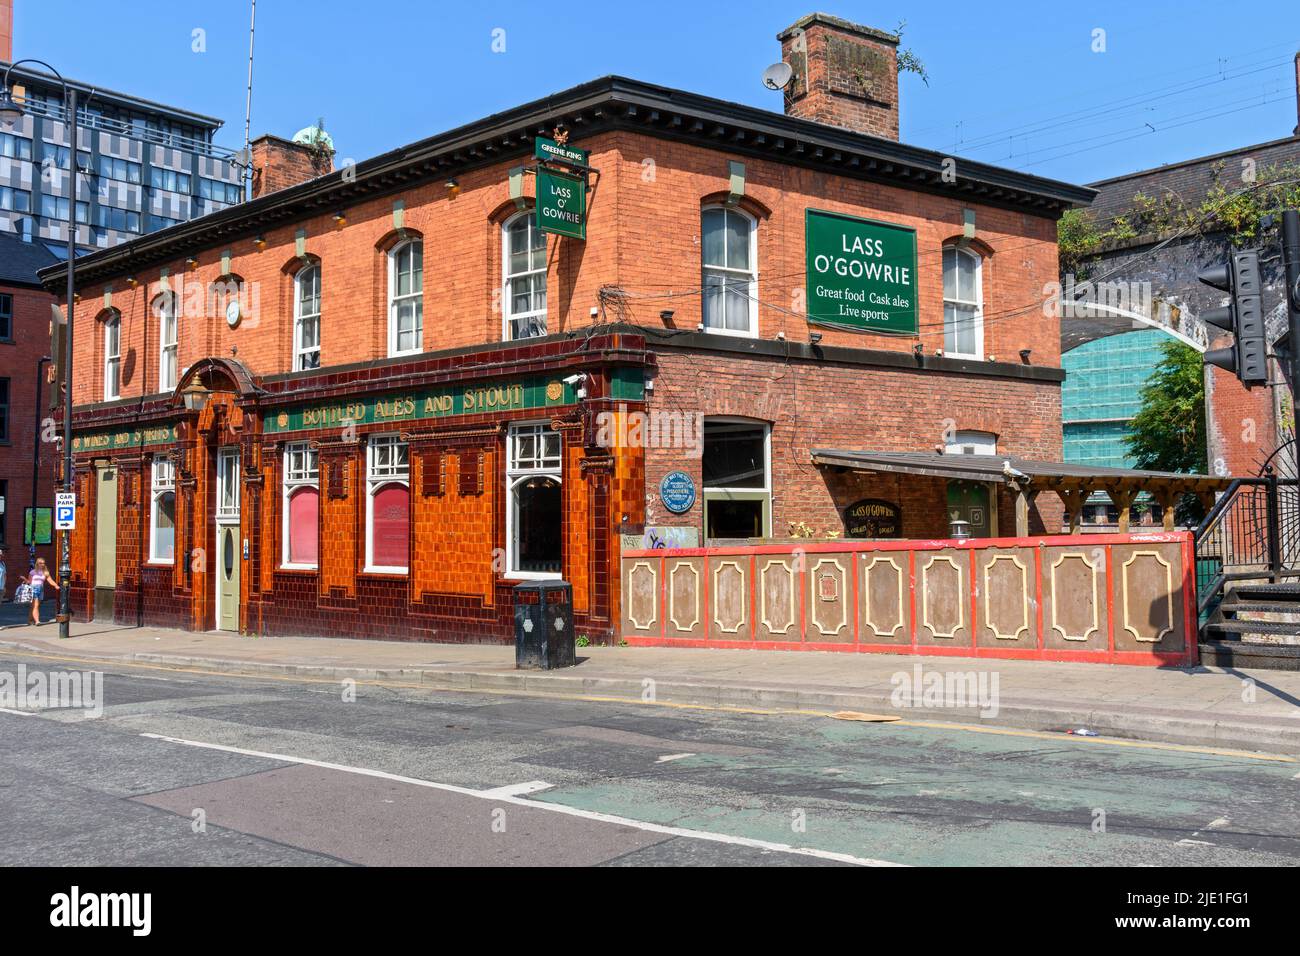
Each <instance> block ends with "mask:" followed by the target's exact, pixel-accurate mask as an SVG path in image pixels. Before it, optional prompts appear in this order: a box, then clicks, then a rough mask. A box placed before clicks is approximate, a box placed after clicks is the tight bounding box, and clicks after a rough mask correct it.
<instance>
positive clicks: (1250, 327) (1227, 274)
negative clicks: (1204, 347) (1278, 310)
mask: <svg viewBox="0 0 1300 956" xmlns="http://www.w3.org/2000/svg"><path fill="white" fill-rule="evenodd" d="M1197 278H1198V279H1200V280H1201V281H1202V282H1204V283H1205V284H1206V285H1208V286H1213V287H1214V288H1216V289H1222V290H1223V291H1224V292H1226V293H1228V296H1229V301H1228V304H1227V305H1225V306H1223V307H1222V308H1218V309H1211V310H1210V311H1209V312H1206V313H1205V314H1204V315H1203V316H1201V317H1202V318H1203V319H1204V320H1205V321H1206V322H1207V323H1208V324H1210V325H1213V326H1216V327H1218V328H1220V329H1224V330H1225V331H1228V332H1231V333H1232V334H1233V337H1234V339H1235V341H1234V342H1233V343H1232V345H1230V346H1228V347H1227V348H1222V349H1212V350H1211V351H1209V352H1206V353H1205V362H1206V364H1207V365H1217V366H1219V368H1222V369H1227V370H1228V371H1229V372H1232V373H1233V374H1234V375H1236V376H1237V378H1239V379H1241V381H1242V384H1244V385H1245V386H1246V387H1248V388H1249V387H1250V386H1251V385H1262V384H1264V383H1266V382H1267V381H1268V336H1267V334H1266V333H1265V330H1264V301H1263V298H1262V291H1263V281H1262V278H1261V276H1260V272H1259V253H1257V252H1255V251H1254V250H1253V249H1250V250H1247V251H1245V252H1234V253H1233V254H1232V256H1231V258H1229V259H1228V261H1227V262H1223V263H1220V264H1219V265H1217V266H1211V267H1210V268H1209V269H1206V270H1205V271H1204V272H1202V273H1200V275H1198V276H1197Z"/></svg>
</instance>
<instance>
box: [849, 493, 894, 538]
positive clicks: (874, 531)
mask: <svg viewBox="0 0 1300 956" xmlns="http://www.w3.org/2000/svg"><path fill="white" fill-rule="evenodd" d="M844 536H845V537H846V538H901V537H902V536H903V510H902V509H901V508H899V507H898V505H896V504H894V503H893V502H892V501H883V500H881V499H879V498H863V499H862V500H861V501H855V502H853V504H851V505H849V506H848V507H847V508H845V509H844Z"/></svg>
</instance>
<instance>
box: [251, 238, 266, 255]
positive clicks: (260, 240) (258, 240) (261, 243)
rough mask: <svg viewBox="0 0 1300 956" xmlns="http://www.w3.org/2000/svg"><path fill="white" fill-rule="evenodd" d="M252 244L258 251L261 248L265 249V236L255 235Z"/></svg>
mask: <svg viewBox="0 0 1300 956" xmlns="http://www.w3.org/2000/svg"><path fill="white" fill-rule="evenodd" d="M253 245H254V246H256V247H257V250H258V251H259V252H260V251H261V250H263V249H265V248H266V237H265V236H257V237H255V238H254V239H253Z"/></svg>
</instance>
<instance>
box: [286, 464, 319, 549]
mask: <svg viewBox="0 0 1300 956" xmlns="http://www.w3.org/2000/svg"><path fill="white" fill-rule="evenodd" d="M282 510H283V512H284V527H283V533H282V534H281V538H282V539H283V540H284V553H283V556H282V557H281V562H282V564H283V565H284V566H285V567H288V568H314V567H316V565H317V563H318V561H319V560H320V531H319V517H320V469H319V465H318V462H317V457H316V450H315V449H314V448H312V447H311V445H309V444H308V443H307V442H305V441H300V442H290V443H289V444H288V445H286V446H285V449H284V508H283V509H282Z"/></svg>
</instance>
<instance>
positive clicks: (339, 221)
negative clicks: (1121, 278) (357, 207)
mask: <svg viewBox="0 0 1300 956" xmlns="http://www.w3.org/2000/svg"><path fill="white" fill-rule="evenodd" d="M347 224H348V217H347V216H345V215H344V214H343V213H341V212H336V213H335V214H334V225H336V226H338V227H339V228H340V229H342V228H343V227H344V226H346V225H347Z"/></svg>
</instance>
